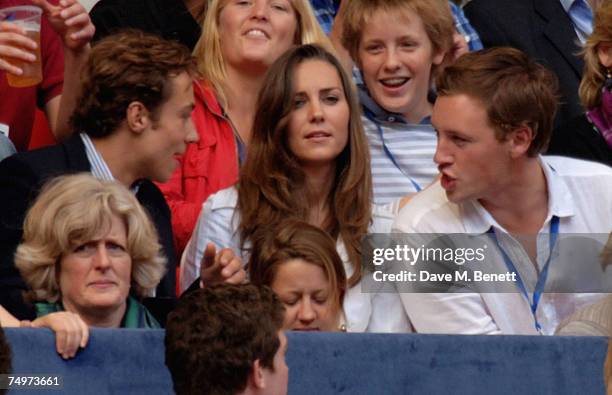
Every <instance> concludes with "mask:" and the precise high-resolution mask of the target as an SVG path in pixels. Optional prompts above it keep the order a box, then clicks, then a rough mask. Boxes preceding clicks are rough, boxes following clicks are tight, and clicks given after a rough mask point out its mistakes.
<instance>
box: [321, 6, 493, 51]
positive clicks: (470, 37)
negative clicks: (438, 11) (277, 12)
mask: <svg viewBox="0 0 612 395" xmlns="http://www.w3.org/2000/svg"><path fill="white" fill-rule="evenodd" d="M448 3H449V4H450V7H451V11H452V13H453V17H454V19H455V28H456V29H457V31H458V32H459V33H460V34H461V35H463V37H465V40H466V41H467V43H468V46H469V48H470V51H477V50H479V49H482V42H481V41H480V37H478V33H477V32H476V30H475V29H474V28H473V27H472V25H470V22H469V21H468V19H467V18H466V17H465V15H464V14H463V10H462V9H461V8H460V7H458V6H457V5H456V4H454V3H453V2H451V1H449V2H448ZM310 4H311V5H312V9H313V10H314V13H315V16H316V17H317V20H318V21H319V24H320V25H321V27H322V28H323V30H324V31H325V33H326V34H329V33H330V32H331V31H332V27H333V25H334V18H335V17H336V13H337V12H338V2H337V1H334V0H310Z"/></svg>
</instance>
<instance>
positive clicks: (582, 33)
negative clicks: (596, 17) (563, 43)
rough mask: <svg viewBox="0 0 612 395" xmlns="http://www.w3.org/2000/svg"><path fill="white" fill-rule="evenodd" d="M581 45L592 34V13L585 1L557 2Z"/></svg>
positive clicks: (562, 0)
mask: <svg viewBox="0 0 612 395" xmlns="http://www.w3.org/2000/svg"><path fill="white" fill-rule="evenodd" d="M559 1H560V2H561V6H562V7H563V9H564V10H565V12H566V13H567V15H568V16H569V17H570V20H571V21H572V26H573V27H574V31H575V32H576V35H577V36H578V39H580V42H582V43H583V44H584V43H585V42H586V39H587V38H588V37H589V36H590V35H591V33H592V32H593V11H592V10H591V5H590V4H589V2H588V1H587V0H559Z"/></svg>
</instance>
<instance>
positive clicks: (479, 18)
mask: <svg viewBox="0 0 612 395" xmlns="http://www.w3.org/2000/svg"><path fill="white" fill-rule="evenodd" d="M464 11H465V15H466V16H467V17H468V19H469V21H470V23H471V24H472V26H474V28H475V29H476V31H477V32H478V34H479V35H480V39H481V40H482V43H483V45H484V46H485V48H489V47H494V46H510V47H515V48H518V49H520V50H522V51H523V52H525V53H526V54H527V55H529V56H530V57H532V58H534V59H535V60H537V61H539V62H541V63H542V64H544V65H545V66H547V67H549V68H550V69H551V70H552V71H554V72H555V74H556V75H557V77H558V78H559V83H560V94H561V107H560V109H559V112H558V113H557V116H556V118H555V127H559V126H561V125H563V124H565V123H567V122H569V121H570V120H572V119H573V118H575V117H577V116H579V115H580V114H582V113H583V111H584V110H583V109H582V106H581V105H580V99H579V98H578V85H579V84H580V78H581V76H582V68H583V64H584V62H583V60H582V58H581V57H580V55H578V53H579V51H580V47H579V46H578V44H577V42H579V41H578V36H577V35H576V32H575V31H574V27H573V25H572V21H571V19H570V17H569V16H568V15H567V13H566V12H565V10H564V9H563V6H562V5H561V2H560V1H559V0H472V1H471V2H469V3H468V4H467V5H466V6H465V9H464Z"/></svg>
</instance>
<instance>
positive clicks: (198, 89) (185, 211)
mask: <svg viewBox="0 0 612 395" xmlns="http://www.w3.org/2000/svg"><path fill="white" fill-rule="evenodd" d="M193 89H194V94H195V109H194V111H193V115H192V119H193V123H194V124H195V127H196V130H197V131H198V135H199V136H200V141H199V142H198V143H196V144H188V146H187V151H185V154H184V155H183V157H182V158H181V160H180V165H179V167H178V168H177V169H176V170H175V172H174V174H173V175H172V177H171V178H170V180H169V181H168V182H166V183H164V184H158V186H159V188H160V189H161V191H162V192H163V194H164V196H165V197H166V200H167V201H168V205H169V206H170V210H171V212H172V231H173V232H174V245H175V247H176V252H177V254H179V256H180V254H181V253H182V251H183V250H184V249H185V246H186V245H187V242H188V241H189V238H190V237H191V233H192V232H193V229H194V227H195V224H196V221H197V219H198V215H199V214H200V210H201V208H202V203H204V202H205V201H206V199H207V198H208V196H209V195H211V194H213V193H215V192H217V191H219V190H221V189H224V188H227V187H229V186H230V185H233V184H234V183H235V182H236V181H237V180H238V151H237V147H236V140H235V137H234V131H233V129H232V126H231V125H230V123H229V121H228V120H227V119H226V118H225V117H224V116H223V111H222V110H221V106H220V105H219V103H218V102H217V98H216V97H215V94H214V92H213V90H212V88H210V87H208V86H206V85H204V83H203V82H202V81H200V82H197V81H196V82H194V84H193Z"/></svg>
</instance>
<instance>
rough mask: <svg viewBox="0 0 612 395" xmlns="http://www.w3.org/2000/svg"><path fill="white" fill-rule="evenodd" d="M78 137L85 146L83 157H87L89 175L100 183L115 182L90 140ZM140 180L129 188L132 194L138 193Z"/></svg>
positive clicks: (86, 136) (81, 134)
mask: <svg viewBox="0 0 612 395" xmlns="http://www.w3.org/2000/svg"><path fill="white" fill-rule="evenodd" d="M79 136H80V137H81V140H83V144H84V145H85V155H87V160H88V161H89V165H90V167H91V174H92V175H93V176H94V177H95V178H97V179H98V180H102V181H115V177H113V173H111V171H110V168H109V167H108V165H107V164H106V162H105V161H104V158H103V157H102V155H101V154H100V152H99V151H98V150H97V149H96V146H95V145H94V143H93V141H91V138H90V137H89V136H88V135H87V134H85V133H80V134H79ZM140 182H141V181H140V180H138V181H136V182H135V183H134V184H132V186H131V187H130V191H132V192H133V193H134V194H136V193H138V190H139V189H140Z"/></svg>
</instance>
